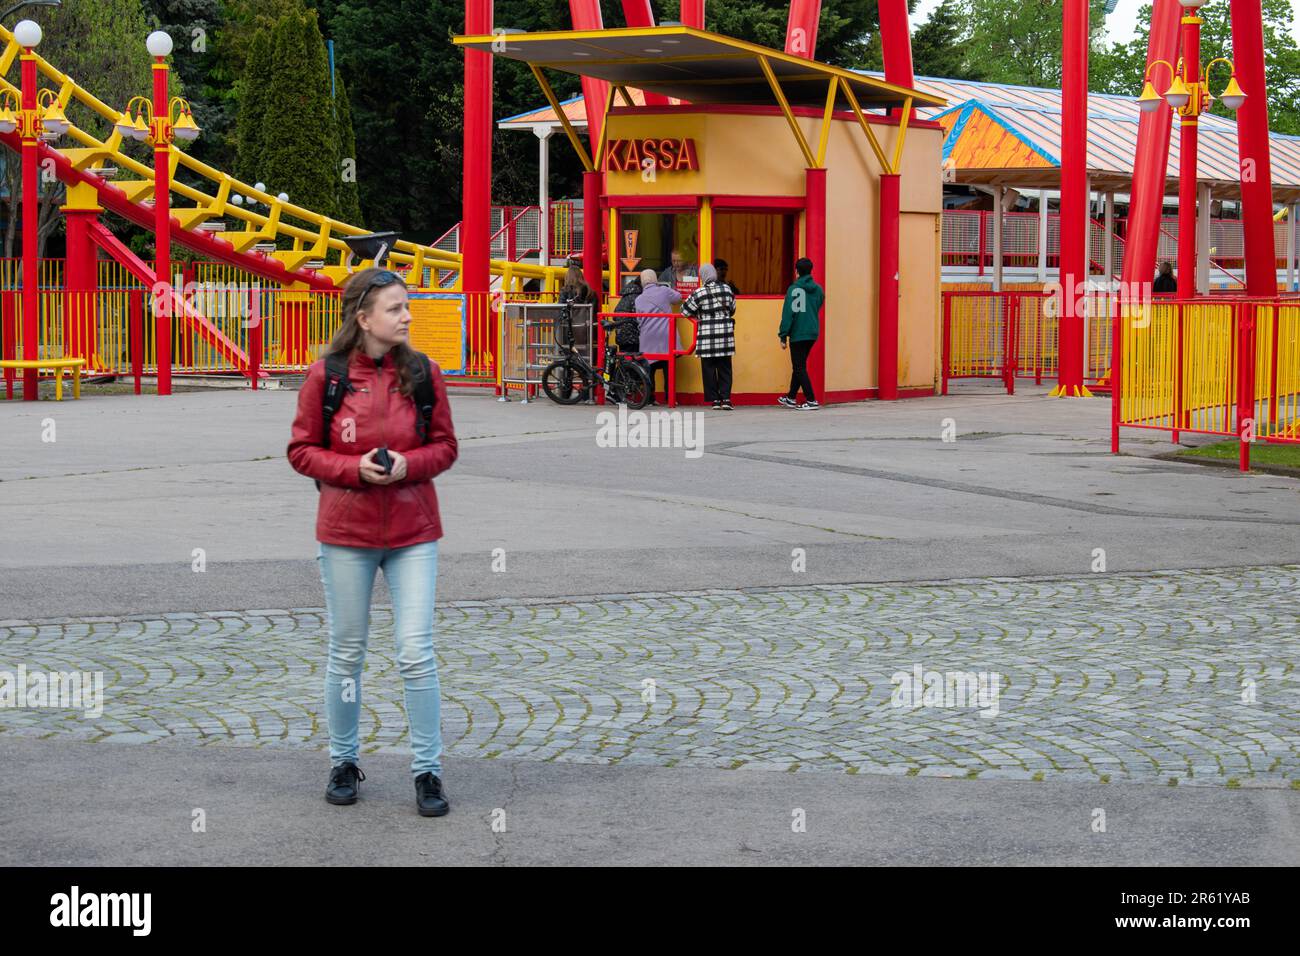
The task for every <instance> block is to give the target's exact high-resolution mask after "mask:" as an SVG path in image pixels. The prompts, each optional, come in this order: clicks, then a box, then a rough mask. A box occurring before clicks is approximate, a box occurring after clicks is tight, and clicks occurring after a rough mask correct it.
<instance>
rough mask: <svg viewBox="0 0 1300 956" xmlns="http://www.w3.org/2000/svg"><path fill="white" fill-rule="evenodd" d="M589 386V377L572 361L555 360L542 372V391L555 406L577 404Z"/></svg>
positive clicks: (565, 359) (590, 383)
mask: <svg viewBox="0 0 1300 956" xmlns="http://www.w3.org/2000/svg"><path fill="white" fill-rule="evenodd" d="M591 386H592V382H591V375H590V374H589V373H588V371H587V369H586V368H585V367H583V366H582V365H580V364H579V363H577V362H575V361H574V360H573V359H569V358H563V359H557V360H556V361H554V362H552V363H551V364H550V365H548V366H546V370H545V371H544V372H542V390H543V391H544V392H546V397H547V398H549V399H550V400H551V401H553V402H555V403H556V404H557V405H576V404H578V403H579V402H580V401H582V399H583V396H585V395H586V394H587V392H589V391H590V390H591Z"/></svg>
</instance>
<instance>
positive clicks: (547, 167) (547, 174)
mask: <svg viewBox="0 0 1300 956" xmlns="http://www.w3.org/2000/svg"><path fill="white" fill-rule="evenodd" d="M533 132H534V133H536V134H537V208H538V214H537V245H538V247H539V248H540V249H541V251H540V252H539V253H537V261H538V262H539V263H540V264H541V265H544V266H548V265H550V264H551V134H552V133H554V132H555V129H554V127H551V126H534V127H533Z"/></svg>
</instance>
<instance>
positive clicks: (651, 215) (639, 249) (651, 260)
mask: <svg viewBox="0 0 1300 956" xmlns="http://www.w3.org/2000/svg"><path fill="white" fill-rule="evenodd" d="M619 230H620V231H621V232H622V233H623V234H624V235H626V234H627V232H628V230H635V231H636V251H635V252H633V253H632V255H633V256H634V257H640V259H641V262H640V264H639V265H638V266H637V269H638V270H640V269H653V270H654V271H655V272H656V273H658V274H659V276H660V278H662V279H664V280H665V281H668V270H670V269H671V268H672V265H673V258H672V257H673V252H674V251H676V252H677V254H678V258H679V260H680V262H681V264H682V267H683V268H682V274H683V275H685V276H686V277H692V278H693V277H697V276H698V275H699V267H700V217H699V215H698V214H697V213H695V212H644V211H640V210H638V211H636V212H631V211H628V212H621V213H620V214H619ZM626 251H627V250H625V249H621V250H620V251H619V255H620V256H621V255H623V254H624V253H625V252H626ZM674 284H676V283H674Z"/></svg>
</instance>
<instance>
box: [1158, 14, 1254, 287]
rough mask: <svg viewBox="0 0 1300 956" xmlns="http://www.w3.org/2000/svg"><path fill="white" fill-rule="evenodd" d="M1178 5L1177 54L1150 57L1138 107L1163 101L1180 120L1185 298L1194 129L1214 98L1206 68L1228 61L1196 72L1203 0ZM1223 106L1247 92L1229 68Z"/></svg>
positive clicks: (1192, 225) (1192, 222) (1191, 259)
mask: <svg viewBox="0 0 1300 956" xmlns="http://www.w3.org/2000/svg"><path fill="white" fill-rule="evenodd" d="M1178 2H1179V3H1180V4H1181V5H1182V7H1183V19H1182V33H1183V39H1182V50H1183V53H1182V56H1181V57H1180V59H1179V61H1178V66H1177V67H1175V66H1173V65H1172V64H1170V63H1169V61H1168V60H1153V61H1152V62H1151V65H1150V66H1148V67H1147V73H1146V77H1145V79H1146V83H1145V85H1144V87H1143V90H1142V95H1141V97H1139V99H1138V105H1139V106H1140V107H1141V108H1142V109H1143V110H1144V111H1146V112H1151V111H1152V110H1156V109H1159V107H1160V105H1161V103H1162V102H1166V103H1168V104H1169V105H1170V106H1171V107H1173V109H1174V110H1175V111H1176V112H1177V113H1178V115H1179V118H1180V122H1179V158H1178V297H1179V298H1180V299H1190V298H1192V297H1194V296H1195V295H1196V200H1197V195H1196V190H1197V148H1198V139H1197V129H1198V124H1199V122H1200V115H1201V113H1202V112H1204V111H1205V109H1206V108H1207V107H1208V106H1209V105H1210V101H1211V100H1212V99H1213V97H1212V96H1211V95H1210V92H1209V74H1210V68H1211V67H1213V66H1214V65H1215V64H1216V63H1224V64H1227V66H1228V68H1229V69H1232V62H1231V61H1230V60H1227V59H1224V58H1223V57H1218V58H1216V59H1214V60H1211V61H1210V62H1209V64H1208V65H1207V66H1206V67H1205V72H1204V73H1202V72H1201V24H1202V23H1203V22H1204V21H1203V20H1202V19H1201V18H1200V16H1199V14H1198V11H1199V9H1200V7H1201V5H1202V3H1204V0H1178ZM1160 65H1163V66H1164V67H1166V68H1167V69H1168V70H1169V72H1170V74H1171V75H1172V81H1171V83H1170V85H1169V89H1168V90H1167V91H1166V92H1165V95H1164V96H1163V97H1161V96H1160V95H1159V94H1158V93H1156V91H1155V88H1154V87H1153V86H1152V85H1151V71H1152V69H1153V68H1154V67H1156V66H1160ZM1221 99H1222V101H1223V105H1224V106H1226V107H1228V108H1229V109H1231V110H1236V109H1237V108H1238V107H1240V106H1241V104H1242V103H1243V102H1244V101H1245V99H1246V95H1245V94H1244V93H1243V92H1242V91H1241V87H1240V86H1238V85H1237V77H1236V73H1235V71H1234V73H1233V75H1232V76H1231V77H1230V78H1229V80H1228V85H1227V87H1226V88H1225V89H1224V91H1223V95H1222V97H1221Z"/></svg>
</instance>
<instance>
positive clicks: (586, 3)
mask: <svg viewBox="0 0 1300 956" xmlns="http://www.w3.org/2000/svg"><path fill="white" fill-rule="evenodd" d="M569 14H570V16H571V17H572V18H573V29H575V30H603V29H605V21H604V19H603V18H602V17H601V13H600V0H569ZM608 98H609V84H608V83H606V82H605V81H604V80H598V79H596V78H595V77H592V76H584V77H583V78H582V105H583V108H584V109H585V110H586V112H587V141H588V142H589V143H590V144H591V159H592V162H595V160H596V154H597V153H598V152H600V137H601V135H602V133H603V132H604V130H602V129H601V126H602V124H603V121H604V118H605V115H604V114H605V101H606V100H607V99H608Z"/></svg>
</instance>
